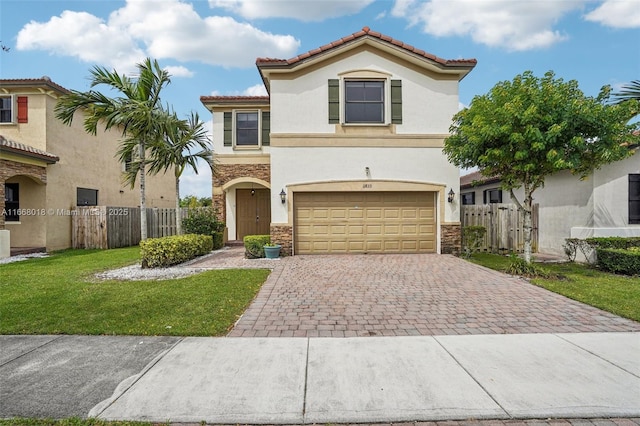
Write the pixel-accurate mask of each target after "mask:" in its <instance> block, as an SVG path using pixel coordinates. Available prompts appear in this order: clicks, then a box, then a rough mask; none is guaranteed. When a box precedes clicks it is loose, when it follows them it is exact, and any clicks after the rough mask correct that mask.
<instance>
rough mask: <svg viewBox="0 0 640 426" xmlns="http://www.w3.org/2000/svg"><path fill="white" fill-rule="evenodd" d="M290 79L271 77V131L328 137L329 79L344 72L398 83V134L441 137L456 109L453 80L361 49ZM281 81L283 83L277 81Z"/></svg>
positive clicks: (329, 127) (330, 129)
mask: <svg viewBox="0 0 640 426" xmlns="http://www.w3.org/2000/svg"><path fill="white" fill-rule="evenodd" d="M322 65H324V66H322V67H318V68H316V69H313V70H312V71H310V72H307V73H304V74H300V75H294V76H295V79H292V78H291V77H290V76H289V75H287V76H286V77H279V76H275V75H274V76H272V80H271V108H272V111H271V131H272V133H333V132H335V125H334V124H329V123H328V87H327V81H328V80H329V79H335V78H339V76H340V75H341V74H343V73H345V72H349V71H358V70H371V71H378V72H381V73H385V74H388V75H389V78H390V79H398V80H402V96H403V107H402V110H403V123H402V125H398V126H397V128H396V132H397V133H399V134H402V133H404V134H415V133H420V134H422V133H426V134H447V133H448V131H449V126H450V124H451V118H452V116H453V115H454V114H455V113H456V112H457V109H458V81H457V79H456V78H454V77H450V76H449V77H442V76H440V75H437V74H435V73H428V74H425V72H424V71H422V72H419V70H418V69H417V68H416V67H415V66H412V65H411V64H409V63H408V62H404V61H401V60H398V59H396V58H394V57H391V56H389V55H384V54H380V52H375V51H370V50H362V51H358V52H356V53H354V54H351V55H346V56H344V57H341V58H340V59H339V60H334V61H328V63H326V64H324V63H323V64H322ZM280 78H283V79H280Z"/></svg>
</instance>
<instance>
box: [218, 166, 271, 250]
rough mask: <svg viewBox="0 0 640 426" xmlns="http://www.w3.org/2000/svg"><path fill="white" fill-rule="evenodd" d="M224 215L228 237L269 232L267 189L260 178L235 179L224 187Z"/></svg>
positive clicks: (234, 238) (269, 206)
mask: <svg viewBox="0 0 640 426" xmlns="http://www.w3.org/2000/svg"><path fill="white" fill-rule="evenodd" d="M223 189H224V192H225V195H226V218H227V229H228V233H229V234H228V235H229V239H230V240H242V239H243V238H244V237H245V236H247V235H269V233H270V229H269V228H270V225H271V189H270V188H269V183H268V182H265V181H262V180H260V179H254V178H246V179H242V178H241V179H236V180H233V181H231V182H229V183H228V184H227V185H225V186H224V188H223Z"/></svg>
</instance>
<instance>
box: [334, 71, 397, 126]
mask: <svg viewBox="0 0 640 426" xmlns="http://www.w3.org/2000/svg"><path fill="white" fill-rule="evenodd" d="M347 74H348V75H345V76H344V77H343V79H337V78H336V79H329V81H328V90H329V93H328V100H329V111H328V115H329V123H330V124H333V123H336V124H338V123H344V124H371V125H376V124H391V123H393V124H402V80H391V79H390V78H389V77H390V76H387V77H385V76H384V74H383V73H378V72H372V71H363V72H350V73H347ZM359 74H361V75H363V77H360V76H359ZM378 76H380V77H379V78H378ZM341 84H342V87H341Z"/></svg>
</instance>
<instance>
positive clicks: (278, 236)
mask: <svg viewBox="0 0 640 426" xmlns="http://www.w3.org/2000/svg"><path fill="white" fill-rule="evenodd" d="M270 232H271V242H272V243H275V244H280V245H281V246H282V248H281V249H280V255H281V256H291V255H292V254H293V228H292V227H291V226H289V225H271V231H270Z"/></svg>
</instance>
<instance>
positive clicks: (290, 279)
mask: <svg viewBox="0 0 640 426" xmlns="http://www.w3.org/2000/svg"><path fill="white" fill-rule="evenodd" d="M241 257H242V249H237V248H236V249H229V250H227V251H224V252H222V253H221V255H220V256H219V257H218V258H216V255H213V256H211V257H209V258H208V259H206V260H204V261H201V262H199V263H198V264H195V265H192V266H197V267H203V268H209V267H233V266H239V267H271V268H272V269H273V272H272V273H271V275H270V276H269V278H268V279H267V281H266V282H265V284H264V285H263V287H262V289H261V290H260V292H259V293H258V295H257V296H256V298H255V299H254V301H253V302H252V303H251V305H250V306H249V308H248V309H247V310H246V311H245V313H244V315H243V316H242V317H241V318H240V320H239V321H238V322H237V323H236V325H235V327H234V328H233V329H232V330H231V331H230V332H229V334H228V335H229V336H232V337H240V336H242V337H360V336H363V337H364V336H412V335H422V336H430V335H469V334H504V333H573V332H612V331H640V323H638V322H635V321H631V320H628V319H625V318H621V317H618V316H616V315H613V314H610V313H608V312H605V311H602V310H599V309H597V308H594V307H591V306H588V305H585V304H583V303H579V302H576V301H573V300H571V299H568V298H566V297H564V296H561V295H558V294H556V293H553V292H550V291H547V290H545V289H543V288H541V287H537V286H535V285H533V284H530V283H529V282H528V281H527V280H525V279H522V278H519V277H513V276H510V275H506V274H503V273H500V272H497V271H493V270H490V269H487V268H484V267H481V266H478V265H475V264H472V263H470V262H467V261H465V260H463V259H460V258H457V257H455V256H451V255H437V254H409V255H398V254H385V255H339V256H333V255H326V256H293V257H285V258H282V259H279V260H265V259H260V260H247V259H240V258H241Z"/></svg>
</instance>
